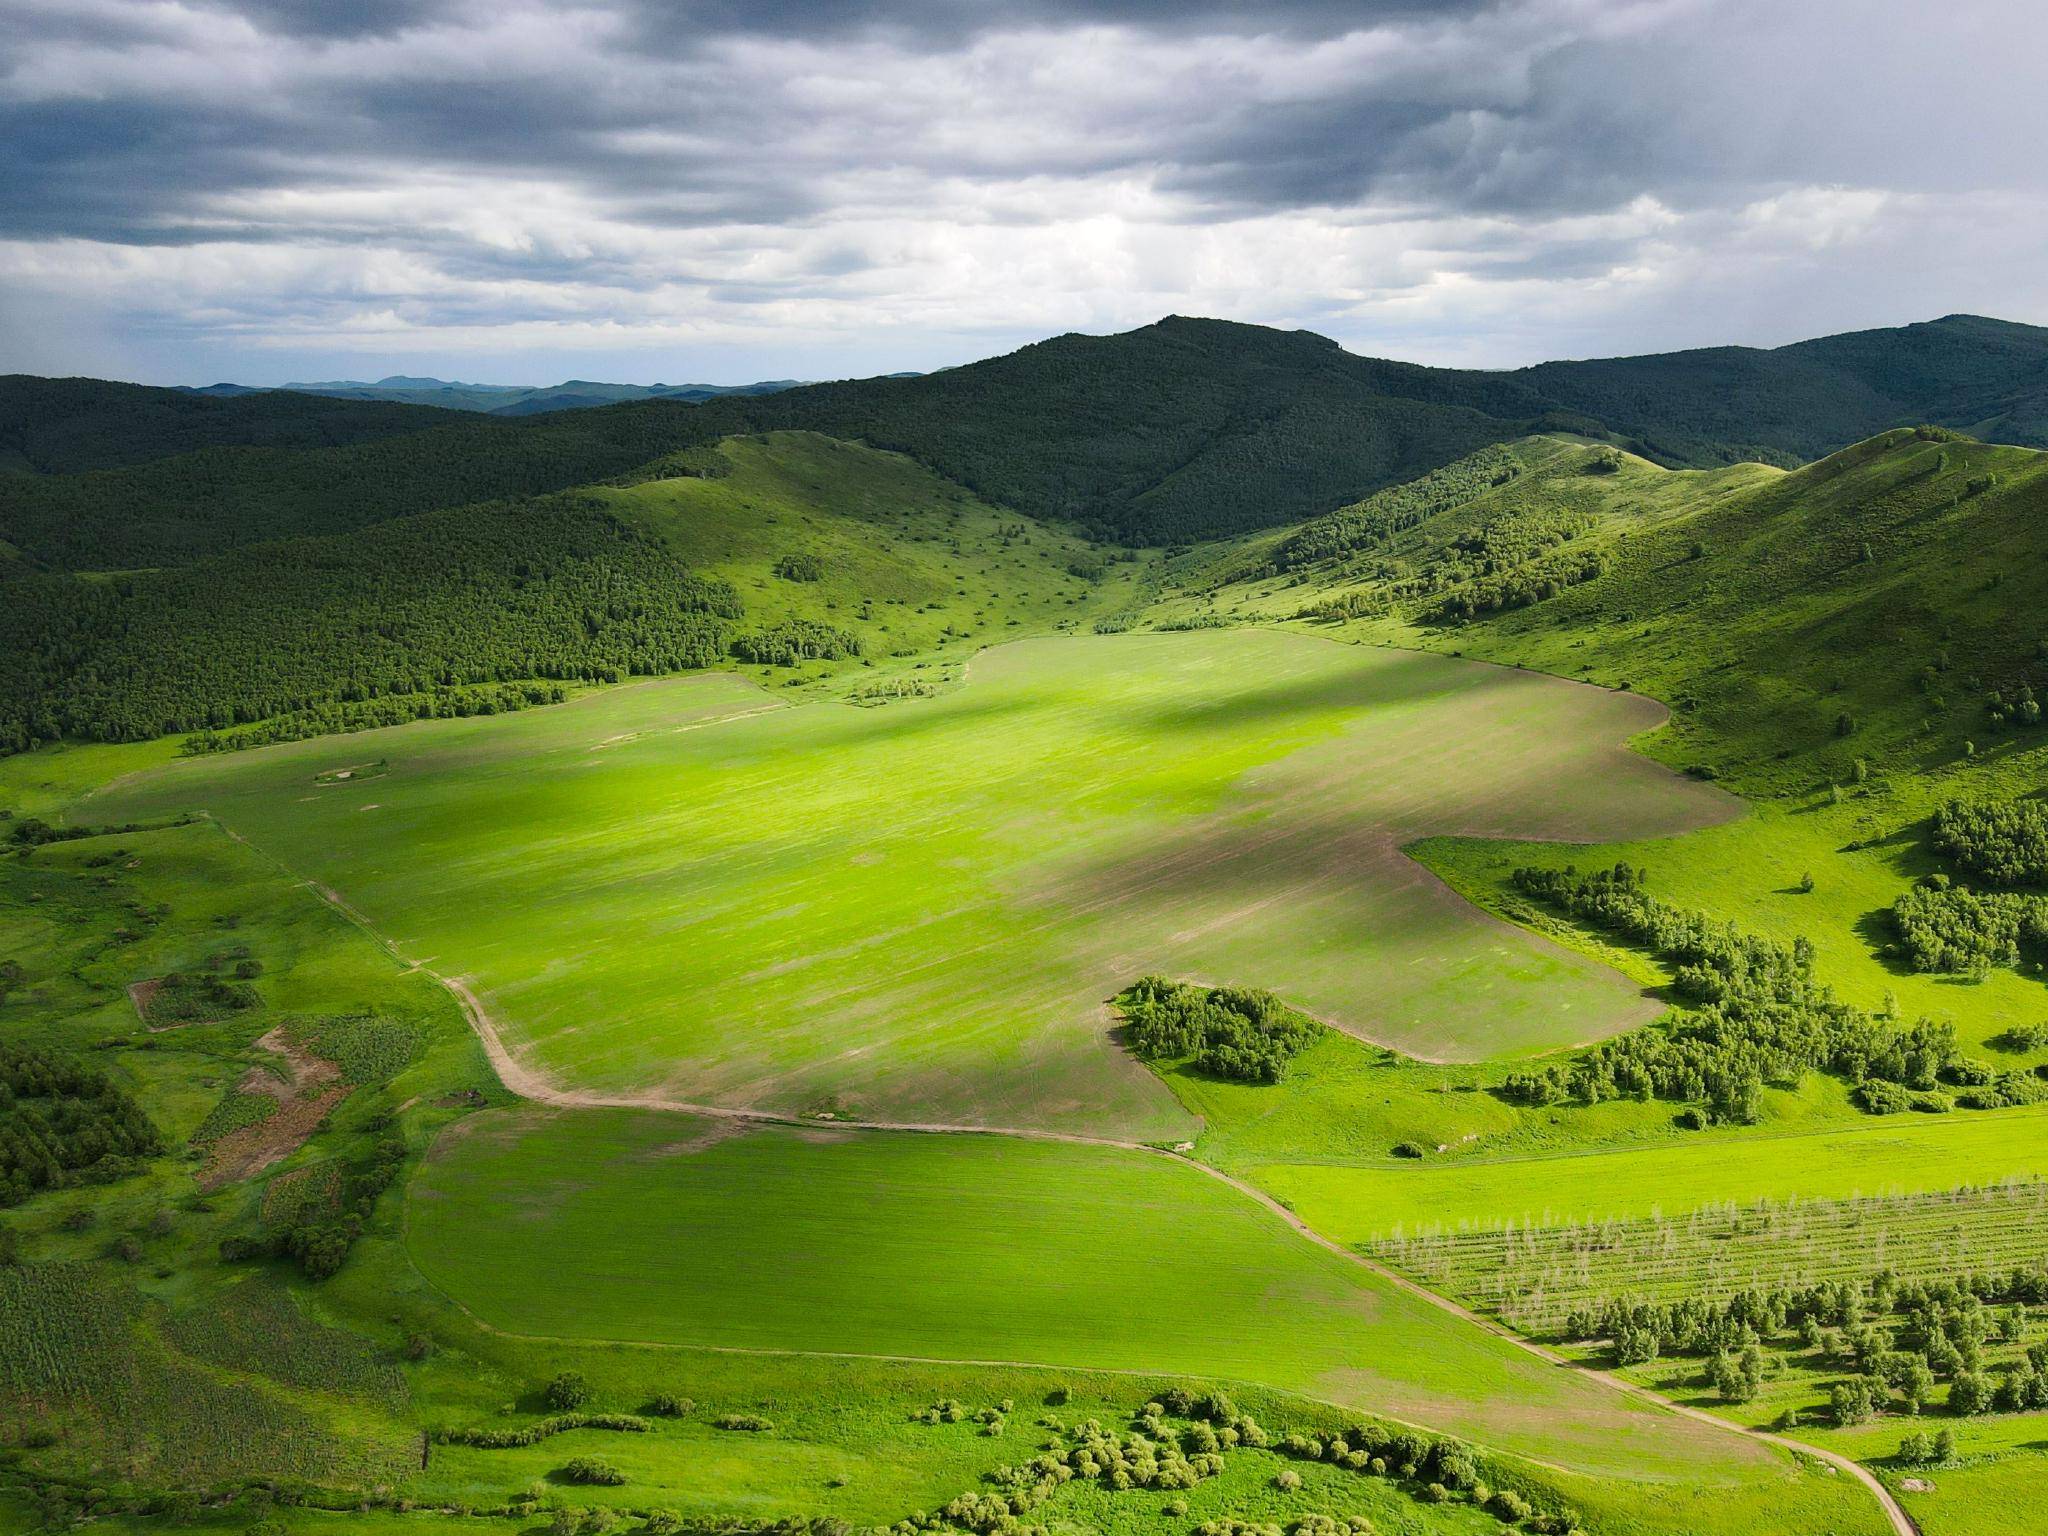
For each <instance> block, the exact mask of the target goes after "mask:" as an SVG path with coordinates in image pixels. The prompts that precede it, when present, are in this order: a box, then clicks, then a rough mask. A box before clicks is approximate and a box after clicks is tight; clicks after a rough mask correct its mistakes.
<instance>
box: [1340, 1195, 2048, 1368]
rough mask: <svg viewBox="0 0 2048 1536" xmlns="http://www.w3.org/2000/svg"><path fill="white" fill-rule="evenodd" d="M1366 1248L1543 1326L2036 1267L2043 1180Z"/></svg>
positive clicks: (1494, 1230)
mask: <svg viewBox="0 0 2048 1536" xmlns="http://www.w3.org/2000/svg"><path fill="white" fill-rule="evenodd" d="M1369 1251H1370V1252H1371V1254H1372V1255H1373V1257H1375V1258H1377V1259H1379V1260H1381V1261H1382V1262H1384V1263H1387V1264H1391V1265H1393V1266H1394V1267H1396V1268H1398V1269H1401V1270H1404V1271H1406V1272H1407V1273H1409V1274H1411V1275H1414V1276H1415V1277H1417V1278H1418V1279H1420V1280H1422V1281H1423V1282H1425V1283H1426V1284H1429V1285H1431V1286H1434V1287H1436V1288H1438V1289H1440V1290H1444V1291H1448V1292H1451V1293H1453V1294H1456V1295H1459V1296H1463V1297H1465V1298H1467V1299H1468V1300H1470V1301H1472V1302H1474V1303H1476V1304H1477V1305H1479V1306H1482V1307H1485V1308H1487V1309H1488V1310H1490V1311H1492V1312H1494V1313H1496V1314H1497V1315H1499V1316H1500V1317H1501V1318H1502V1319H1503V1320H1505V1321H1507V1322H1509V1323H1512V1324H1513V1325H1514V1326H1516V1327H1517V1328H1521V1329H1523V1330H1525V1331H1528V1332H1534V1333H1544V1332H1550V1331H1554V1330H1555V1329H1556V1328H1557V1327H1558V1326H1559V1325H1560V1324H1561V1323H1562V1322H1563V1320H1564V1318H1565V1315H1566V1314H1567V1313H1569V1312H1570V1311H1572V1310H1573V1309H1575V1308H1580V1307H1585V1306H1588V1305H1592V1304H1595V1303H1598V1302H1600V1301H1603V1300H1606V1299H1608V1298H1612V1297H1616V1296H1622V1295H1627V1296H1634V1297H1640V1298H1642V1299H1645V1300H1669V1299H1673V1298H1676V1297H1679V1296H1685V1295H1727V1294H1729V1293H1731V1292H1735V1291H1740V1290H1747V1289H1759V1288H1761V1289H1773V1288H1785V1287H1797V1286H1806V1285H1812V1284H1815V1283H1817V1282H1819V1281H1822V1280H1836V1279H1845V1278H1850V1277H1867V1276H1871V1275H1875V1274H1878V1273H1880V1272H1882V1271H1886V1270H1889V1271H1891V1272H1892V1273H1894V1274H1896V1275H1897V1276H1899V1277H1900V1278H1901V1279H1907V1280H1925V1279H1933V1278H1937V1277H1940V1276H1954V1275H1958V1274H1979V1273H1985V1272H2003V1271H2007V1270H2010V1269H2013V1268H2015V1267H2019V1266H2027V1267H2038V1266H2040V1265H2043V1264H2044V1263H2048V1181H2043V1180H2039V1179H2033V1180H2025V1181H2015V1182H2011V1183H2005V1184H1998V1185H1993V1186H1990V1187H1986V1188H1964V1189H1955V1190H1947V1191H1940V1192H1934V1193H1927V1194H1916V1195H1892V1196H1880V1197H1868V1198H1858V1199H1852V1200H1808V1201H1794V1202H1790V1203H1786V1204H1778V1203H1774V1202H1770V1201H1766V1202H1764V1203H1762V1204H1757V1205H1727V1204H1722V1205H1710V1206H1705V1207H1702V1208H1701V1209H1699V1210H1697V1211H1694V1212H1692V1213H1691V1214H1689V1215H1686V1216H1682V1217H1662V1216H1652V1217H1646V1218H1640V1219H1635V1220H1626V1221H1618V1220H1610V1221H1601V1222H1589V1223H1571V1224H1568V1225H1563V1226H1536V1225H1528V1224H1518V1223H1515V1222H1504V1223H1501V1224H1498V1225H1489V1226H1485V1227H1479V1228H1471V1229H1465V1230H1459V1231H1454V1232H1441V1233H1430V1234H1423V1235H1417V1236H1410V1237H1397V1238H1389V1239H1386V1240H1383V1241H1380V1242H1376V1243H1373V1244H1370V1245H1369Z"/></svg>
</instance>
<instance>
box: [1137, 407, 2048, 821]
mask: <svg viewBox="0 0 2048 1536" xmlns="http://www.w3.org/2000/svg"><path fill="white" fill-rule="evenodd" d="M2044 509H2048V454H2043V453H2041V452H2039V451H2036V450H2031V449H2025V448H2012V447H1999V446H1994V445H1990V444H1984V443H1978V442H1973V441H1969V440H1967V439H1963V438H1960V437H1958V436H1957V435H1956V434H1954V433H1952V432H1949V431H1947V430H1946V429H1943V428H1933V427H1929V428H1918V429H1912V428H1902V429H1898V430H1895V431H1891V432H1885V433H1881V434H1879V435H1878V436H1876V437H1873V438H1870V439H1869V440H1867V441H1864V442H1861V443H1858V444H1856V445H1854V446H1853V447H1850V448H1846V449H1844V450H1842V451H1841V452H1839V453H1836V454H1832V455H1830V456H1829V457H1827V458H1825V459H1822V460H1819V461H1818V462H1816V463H1813V464H1810V465H1808V466H1806V467H1805V468H1803V469H1799V470H1795V471H1793V472H1791V473H1780V472H1777V471H1774V470H1771V469H1768V468H1765V467H1763V466H1759V465H1737V466H1732V467H1729V468H1726V469H1719V470H1685V471H1670V470H1665V469H1661V468H1659V467H1657V466H1656V465H1653V464H1651V463H1649V462H1647V461H1646V460H1644V459H1641V458H1638V457H1634V456H1631V455H1627V454H1623V453H1620V452H1617V451H1616V450H1614V449H1612V448H1607V447H1600V446H1595V445H1589V444H1586V443H1583V442H1573V441H1568V440H1562V439H1531V440H1529V441H1526V442H1522V443H1517V444H1514V445H1512V446H1510V447H1507V448H1497V449H1491V450H1488V451H1486V452H1485V453H1482V454H1480V455H1475V456H1473V457H1472V458H1470V459H1467V460H1464V461H1461V462H1460V463H1458V464H1455V465H1452V466H1449V467H1447V468H1446V469H1444V470H1442V471H1440V472H1439V473H1438V474H1436V475H1434V476H1432V477H1430V478H1429V479H1426V480H1424V481H1420V482H1417V483H1416V484H1414V485H1411V486H1402V487H1397V488H1395V489H1393V490H1389V491H1386V492H1382V493H1380V494H1379V495H1378V496H1375V497H1373V498H1370V499H1368V500H1367V501H1365V502H1362V503H1359V504H1358V505H1356V506H1354V507H1351V508H1346V509H1343V510H1341V511H1339V512H1337V513H1334V514H1331V515H1330V516H1328V517H1325V518H1322V519H1319V520H1317V521H1314V522H1311V523H1309V524H1306V525H1304V527H1302V528H1301V529H1299V530H1296V531H1294V532H1292V533H1290V534H1287V535H1283V536H1273V535H1268V536H1266V537H1265V538H1262V539H1260V540H1258V541H1256V542H1254V543H1252V544H1250V545H1247V546H1244V547H1242V548H1239V549H1237V550H1234V551H1233V552H1232V553H1231V554H1229V555H1228V556H1225V557H1223V558H1221V559H1220V560H1219V561H1218V562H1217V563H1216V564H1215V565H1213V566H1212V567H1211V568H1210V573H1209V575H1208V576H1207V578H1206V579H1205V580H1203V581H1200V582H1198V583H1196V585H1195V589H1194V591H1193V593H1192V594H1190V595H1189V596H1186V597H1183V598H1181V599H1179V600H1178V601H1177V602H1176V603H1175V604H1173V605H1170V606H1169V607H1168V608H1167V609H1166V610H1165V613H1166V615H1167V616H1168V617H1169V619H1171V618H1172V617H1174V616H1177V615H1182V614H1185V613H1186V612H1189V611H1196V612H1208V611H1219V612H1233V611H1241V612H1242V613H1244V614H1245V615H1247V616H1254V615H1257V616H1267V617H1278V618H1293V617H1296V616H1301V617H1305V618H1308V619H1310V620H1312V621H1319V622H1324V623H1333V624H1348V625H1351V626H1353V627H1355V628H1357V629H1358V630H1359V631H1361V632H1362V633H1364V634H1369V635H1372V636H1375V637H1379V638H1384V639H1388V640H1392V641H1395V642H1397V643H1402V644H1415V643H1423V644H1428V645H1432V646H1437V647H1447V648H1453V649H1457V650H1460V651H1462V652H1465V653H1468V654H1472V655H1479V656H1485V657H1489V658H1493V659H1496V660H1503V661H1509V662H1513V663H1515V664H1517V665H1524V666H1530V667H1535V668H1538V669H1540V670H1543V671H1547V672H1557V673H1561V674H1563V675H1566V676H1576V677H1584V678H1587V679H1589V680H1591V681H1594V682H1598V683H1603V684H1606V685H1608V686H1610V687H1623V688H1633V689H1636V690H1639V691H1643V692H1647V693H1650V694H1652V695H1654V696H1655V697H1657V698H1660V699H1663V700H1665V701H1667V702H1668V703H1670V704H1671V705H1672V706H1673V708H1674V712H1675V713H1674V720H1673V723H1672V726H1671V728H1670V729H1669V730H1666V731H1664V732H1661V733H1659V734H1658V735H1657V736H1655V737H1652V738H1650V739H1649V740H1648V742H1647V743H1646V745H1647V746H1648V747H1649V749H1650V750H1651V751H1653V752H1655V753H1656V754H1657V755H1658V756H1660V757H1664V758H1665V759H1667V760H1668V761H1671V762H1674V763H1677V764H1679V765H1682V766H1700V767H1704V768H1709V769H1711V770H1712V771H1714V772H1715V773H1717V774H1720V775H1723V776H1728V777H1732V778H1733V779H1734V780H1735V781H1736V782H1737V783H1738V784H1739V785H1740V786H1741V787H1742V788H1744V789H1745V790H1760V789H1761V790H1768V789H1772V788H1776V787H1781V786H1784V785H1788V784H1795V783H1796V784H1801V785H1811V784H1812V783H1813V782H1814V779H1815V776H1816V775H1821V776H1823V777H1825V776H1832V777H1834V778H1836V779H1840V780H1847V779H1848V778H1849V777H1851V776H1852V775H1853V774H1854V772H1855V765H1856V762H1857V760H1858V759H1861V760H1863V761H1864V762H1865V763H1866V765H1871V766H1876V765H1885V764H1891V765H1897V766H1900V767H1908V768H1919V767H1926V766H1931V765H1934V764H1937V763H1940V762H1945V761H1950V760H1952V759H1953V758H1954V757H1955V756H1956V755H1957V754H1958V753H1959V752H1961V751H1963V750H1964V747H1965V743H1975V744H1976V745H1978V746H1989V745H1994V744H1996V743H1998V742H1999V741H2001V740H2003V739H2004V738H2005V737H2006V736H2008V735H2010V734H2012V733H2013V732H2015V731H2020V730H2024V729H2026V728H2025V727H2021V726H2017V725H2014V724H2009V723H2001V722H2000V721H1999V720H1998V719H1996V718H1994V711H1997V712H1998V713H1999V714H2007V713H2009V711H2005V710H2003V709H2000V707H1999V704H1998V702H1997V700H1998V699H1999V698H2001V697H2006V696H2010V697H2014V698H2016V697H2018V690H2019V689H2020V688H2022V687H2030V688H2033V689H2037V690H2038V689H2042V688H2048V662H2044V661H2043V659H2042V658H2043V654H2044V652H2043V643H2044V640H2048V625H2043V624H2037V623H2033V622H2031V621H2029V619H2027V618H2026V617H2025V616H2027V615H2033V614H2038V613H2041V612H2042V611H2044V609H2043V604H2044V602H2048V563H2044V559H2043V556H2044V554H2048V548H2044V538H2048V533H2044V526H2048V525H2044V520H2043V515H2042V514H2043V511H2044Z"/></svg>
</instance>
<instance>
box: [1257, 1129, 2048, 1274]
mask: <svg viewBox="0 0 2048 1536" xmlns="http://www.w3.org/2000/svg"><path fill="white" fill-rule="evenodd" d="M1256 1172H1257V1178H1258V1181H1259V1183H1260V1184H1261V1185H1263V1186H1265V1187H1266V1188H1269V1189H1271V1190H1272V1191H1273V1192H1274V1193H1275V1194H1277V1195H1279V1196H1280V1197H1281V1198H1283V1199H1284V1200H1286V1201H1287V1203H1288V1204H1289V1205H1290V1206H1292V1207H1293V1208H1294V1209H1295V1210H1296V1211H1297V1212H1299V1213H1300V1215H1301V1216H1302V1217H1303V1219H1305V1220H1306V1221H1307V1222H1308V1223H1309V1224H1310V1225H1311V1226H1313V1227H1315V1228H1316V1229H1317V1230H1318V1231H1320V1232H1327V1233H1329V1234H1330V1235H1331V1236H1333V1237H1336V1238H1338V1239H1339V1240H1340V1241H1343V1242H1347V1243H1363V1242H1368V1241H1371V1240H1373V1239H1376V1238H1383V1237H1390V1236H1394V1235H1396V1234H1398V1233H1407V1234H1410V1235H1412V1234H1415V1233H1418V1232H1428V1231H1434V1230H1438V1229H1441V1230H1446V1231H1454V1230H1456V1229H1458V1228H1459V1227H1461V1226H1465V1225H1471V1226H1483V1225H1488V1224H1494V1223H1505V1222H1518V1223H1535V1224H1538V1225H1542V1226H1556V1225H1563V1224H1565V1223H1567V1222H1598V1221H1602V1220H1605V1219H1607V1218H1609V1217H1616V1218H1626V1217H1633V1216H1648V1215H1651V1214H1654V1213H1659V1212H1661V1213H1662V1214H1663V1215H1665V1216H1680V1215H1683V1214H1685V1213H1686V1212H1688V1211H1693V1210H1698V1209H1700V1208H1701V1207H1703V1206H1708V1205H1718V1204H1724V1203H1742V1204H1747V1203H1750V1202H1753V1201H1760V1200H1776V1201H1786V1200H1794V1199H1805V1200H1811V1199H1840V1198H1847V1197H1851V1196H1857V1195H1883V1194H1893V1193H1914V1192H1918V1191H1922V1190H1936V1189H1953V1188H1956V1187H1957V1186H1959V1185H1963V1184H1994V1183H1998V1182H2000V1181H2001V1180H2004V1179H2008V1178H2041V1177H2048V1112H2044V1111H2042V1110H2040V1109H2038V1108H2034V1109H2011V1110H1993V1111H1988V1112H1985V1113H1983V1114H1979V1115H1973V1116H1970V1117H1968V1118H1957V1119H1952V1120H1951V1119H1926V1118H1921V1117H1918V1116H1913V1117H1902V1118H1901V1119H1900V1120H1874V1119H1871V1118H1869V1117H1867V1116H1866V1117H1863V1118H1862V1119H1861V1120H1860V1121H1857V1122H1852V1123H1849V1124H1845V1125H1841V1126H1836V1127H1831V1128H1828V1129H1825V1130H1812V1131H1807V1132H1804V1133H1801V1134H1797V1135H1780V1136H1755V1137H1746V1138H1737V1137H1730V1138H1722V1139H1717V1140H1715V1141H1713V1142H1707V1143H1703V1142H1702V1141H1701V1140H1700V1139H1699V1138H1697V1137H1695V1138H1693V1139H1691V1140H1689V1141H1682V1142H1674V1143H1671V1144H1668V1145H1664V1146H1653V1147H1642V1148H1632V1149H1627V1150H1620V1151H1610V1152H1586V1153H1582V1154H1578V1155H1574V1156H1566V1157H1549V1158H1523V1159H1506V1160H1489V1161H1472V1162H1462V1163H1461V1162H1446V1163H1442V1164H1435V1165H1431V1166H1426V1167H1421V1168H1415V1167H1410V1168H1347V1167H1341V1166H1337V1165H1334V1164H1326V1165H1299V1164H1297V1165H1286V1164H1274V1165H1268V1166H1264V1167H1261V1168H1259V1169H1258V1170H1257V1171H1256Z"/></svg>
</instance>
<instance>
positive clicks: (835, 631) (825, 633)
mask: <svg viewBox="0 0 2048 1536" xmlns="http://www.w3.org/2000/svg"><path fill="white" fill-rule="evenodd" d="M731 648H732V654H733V655H735V656H737V657H739V659H740V660H741V661H751V662H755V663H757V664H759V665H762V666H770V667H793V666H795V665H796V664H797V663H798V662H800V661H840V660H843V659H844V658H846V657H849V656H858V655H859V654H860V636H859V635H856V634H854V633H853V631H851V630H847V629H840V628H839V627H838V626H837V625H833V624H821V623H819V622H818V621H817V620H816V619H785V620H783V621H782V622H781V623H780V624H774V625H771V626H769V627H768V628H767V629H758V630H755V631H753V632H752V633H749V634H744V635H735V636H734V637H733V639H732V647H731Z"/></svg>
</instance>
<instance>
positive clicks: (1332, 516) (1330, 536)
mask: <svg viewBox="0 0 2048 1536" xmlns="http://www.w3.org/2000/svg"><path fill="white" fill-rule="evenodd" d="M1521 472H1522V466H1521V463H1520V462H1519V461H1518V460H1517V459H1516V458H1515V456H1514V455H1513V454H1512V453H1510V452H1509V451H1508V450H1507V449H1505V448H1502V447H1498V446H1495V447H1488V448H1482V449H1480V450H1479V452H1477V453H1474V454H1469V455H1467V456H1466V457H1464V458H1462V459H1459V460H1458V461H1457V462H1456V463H1454V464H1446V465H1445V466H1444V467H1443V468H1441V469H1436V470H1431V471H1430V472H1429V473H1428V474H1426V475H1424V476H1423V477H1422V478H1421V479H1419V480H1411V481H1409V482H1408V483H1407V484H1406V485H1396V486H1390V487H1388V488H1387V489H1386V490H1384V491H1377V492H1375V493H1374V494H1372V495H1371V496H1368V497H1366V499H1365V500H1363V501H1360V502H1355V503H1353V504H1352V505H1351V506H1348V507H1339V508H1338V509H1337V510H1336V511H1334V512H1327V513H1325V514H1324V515H1323V516H1321V517H1318V518H1316V519H1314V520H1313V521H1311V522H1309V523H1307V524H1305V525H1304V526H1303V527H1301V528H1299V529H1297V530H1296V531H1295V532H1293V533H1291V534H1289V535H1288V536H1287V537H1286V538H1285V539H1283V540H1281V541H1280V543H1279V545H1278V546H1277V547H1276V548H1275V549H1274V551H1273V560H1272V569H1273V570H1274V572H1276V573H1277V572H1282V571H1294V570H1300V569H1301V568H1302V567H1304V566H1311V565H1322V564H1325V563H1327V562H1330V561H1335V560H1345V559H1348V558H1350V557H1351V556H1353V555H1356V554H1359V553H1362V552H1364V551H1368V550H1375V549H1382V548H1384V547H1385V546H1386V544H1387V542H1388V541H1389V540H1391V539H1392V538H1393V537H1394V535H1395V534H1397V533H1405V532H1406V531H1407V530H1408V529H1410V528H1418V527H1420V526H1421V525H1422V524H1423V523H1425V522H1427V521H1429V519H1430V518H1432V517H1435V516H1436V515H1437V514H1438V513H1440V512H1446V511H1449V510H1450V509H1451V508H1452V507H1457V506H1462V505H1464V503H1466V502H1468V501H1470V500H1472V499H1473V498H1474V497H1475V496H1481V495H1484V494H1485V493H1486V492H1487V491H1490V490H1493V489H1494V488H1496V487H1498V486H1503V485H1506V484H1507V483H1508V482H1509V481H1511V480H1513V479H1514V478H1515V476H1517V475H1518V474H1520V473H1521Z"/></svg>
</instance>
